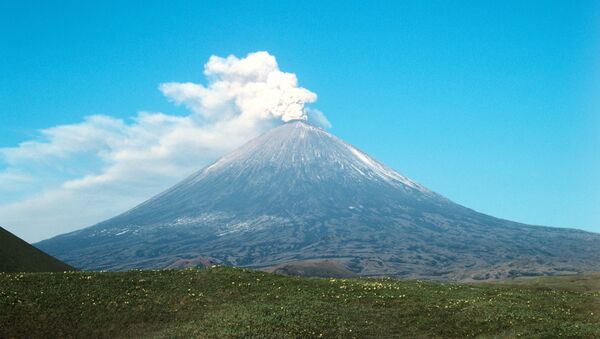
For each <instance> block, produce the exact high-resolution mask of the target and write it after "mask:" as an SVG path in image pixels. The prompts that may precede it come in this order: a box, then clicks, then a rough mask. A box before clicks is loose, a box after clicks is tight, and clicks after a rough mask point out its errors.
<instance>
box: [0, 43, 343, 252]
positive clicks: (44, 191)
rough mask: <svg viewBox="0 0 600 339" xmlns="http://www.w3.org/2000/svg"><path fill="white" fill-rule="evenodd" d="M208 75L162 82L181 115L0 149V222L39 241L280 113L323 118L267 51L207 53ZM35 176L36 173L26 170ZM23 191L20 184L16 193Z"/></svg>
mask: <svg viewBox="0 0 600 339" xmlns="http://www.w3.org/2000/svg"><path fill="white" fill-rule="evenodd" d="M204 73H205V75H206V77H207V80H208V83H207V84H206V85H201V84H196V83H177V82H170V83H164V84H161V85H160V86H159V89H160V90H161V91H162V93H163V94H164V95H165V96H166V97H168V98H169V99H170V100H172V101H173V102H175V103H176V104H182V105H185V106H186V107H188V108H189V109H190V111H191V112H190V114H189V115H187V116H175V115H169V114H164V113H149V112H142V113H139V114H137V115H136V116H135V117H133V118H131V119H129V120H127V121H124V120H121V119H116V118H113V117H110V116H106V115H94V116H88V117H86V118H85V119H84V120H83V121H82V122H80V123H77V124H70V125H61V126H56V127H51V128H47V129H44V130H42V131H41V133H40V137H41V138H40V139H39V140H30V141H26V142H23V143H21V144H20V145H19V146H17V147H12V148H2V149H0V159H2V161H3V162H4V163H5V164H6V168H5V169H4V170H3V171H0V195H3V196H4V197H15V199H14V200H11V199H8V200H7V199H5V200H0V225H3V226H4V227H8V228H9V229H10V230H11V231H13V232H15V233H16V234H18V235H20V236H22V237H24V238H25V239H26V240H28V241H38V240H41V239H44V238H47V237H49V236H52V235H56V234H60V233H64V232H67V231H71V230H74V229H78V228H81V227H84V226H89V225H91V224H94V223H96V222H99V221H101V220H103V219H104V218H108V217H111V216H114V215H115V214H118V213H119V212H123V211H125V210H126V209H128V208H130V207H133V205H135V204H136V203H140V202H142V201H143V200H145V199H147V198H149V197H150V196H151V195H153V194H156V193H158V192H160V191H161V190H163V189H166V188H167V187H168V186H170V185H172V184H174V183H175V182H177V181H178V180H180V179H182V178H183V177H185V176H186V175H189V174H190V173H192V172H193V171H195V170H198V169H200V168H201V167H203V166H204V165H206V164H208V163H209V162H211V161H213V160H214V159H216V158H217V157H218V156H220V155H222V154H224V153H225V152H227V151H229V150H232V149H233V148H235V147H237V146H239V145H241V144H242V143H243V142H245V141H247V140H249V139H251V138H253V137H255V136H257V135H259V134H260V133H263V132H264V131H266V130H267V129H269V128H271V127H272V126H274V125H275V124H278V123H281V121H289V120H293V119H305V120H310V121H313V122H314V123H315V124H318V125H320V126H322V127H326V128H327V127H330V126H331V125H330V124H329V121H327V118H325V116H324V115H323V114H322V113H321V112H320V111H317V110H314V109H309V108H307V107H306V104H310V103H313V102H315V101H316V99H317V96H316V94H314V93H312V92H311V91H309V90H307V89H305V88H302V87H299V86H298V81H297V79H296V76H295V74H293V73H285V72H282V71H280V70H279V67H278V65H277V61H276V60H275V57H273V56H272V55H270V54H269V53H267V52H257V53H251V54H249V55H248V56H246V57H245V58H237V57H235V56H229V57H227V58H221V57H217V56H212V57H210V59H209V61H208V62H207V63H206V64H205V68H204ZM32 178H34V179H32ZM19 190H20V192H19Z"/></svg>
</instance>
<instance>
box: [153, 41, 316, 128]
mask: <svg viewBox="0 0 600 339" xmlns="http://www.w3.org/2000/svg"><path fill="white" fill-rule="evenodd" d="M204 74H205V75H206V76H207V78H208V79H209V84H208V86H206V87H205V86H202V85H199V84H195V83H178V82H170V83H165V84H162V85H160V90H161V91H162V92H163V93H164V94H165V95H166V96H167V97H169V98H171V99H172V100H173V101H174V102H176V103H177V104H184V105H185V106H187V107H188V108H189V109H190V110H192V111H193V112H195V113H197V114H199V115H201V116H202V117H203V118H205V119H207V120H208V121H212V120H214V119H229V118H233V117H239V118H241V119H248V120H265V119H270V118H280V119H281V120H283V121H290V120H294V119H303V120H308V110H307V109H306V108H305V105H306V104H308V103H313V102H315V101H316V100H317V95H316V94H315V93H313V92H311V91H309V90H307V89H306V88H302V87H298V79H297V78H296V75H295V74H293V73H285V72H282V71H280V70H279V66H278V65H277V61H276V60H275V57H274V56H272V55H270V54H269V53H267V52H256V53H251V54H248V56H247V57H245V58H243V59H238V58H237V57H235V56H233V55H231V56H228V57H227V58H221V57H217V56H212V57H210V59H209V60H208V63H206V65H205V66H204Z"/></svg>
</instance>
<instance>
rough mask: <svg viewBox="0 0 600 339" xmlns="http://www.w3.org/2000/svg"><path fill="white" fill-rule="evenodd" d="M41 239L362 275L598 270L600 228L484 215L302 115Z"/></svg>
mask: <svg viewBox="0 0 600 339" xmlns="http://www.w3.org/2000/svg"><path fill="white" fill-rule="evenodd" d="M37 246H38V247H39V248H41V249H43V250H44V251H47V252H48V253H51V254H52V255H55V256H56V257H58V258H60V259H62V260H64V261H66V262H68V263H70V264H72V265H74V266H76V267H81V268H85V269H92V270H97V269H110V270H124V269H130V268H162V267H166V266H168V265H171V264H173V263H175V262H177V261H178V260H180V259H190V258H196V257H205V258H212V259H214V260H216V261H220V262H222V263H224V264H230V265H238V266H248V267H256V268H261V267H271V266H275V265H277V264H281V263H286V262H292V261H305V260H324V259H332V260H335V261H337V262H340V263H343V264H344V265H345V266H346V267H348V268H349V269H351V270H352V271H353V272H355V273H357V274H360V275H395V276H400V277H411V278H436V279H451V280H458V279H489V278H496V277H505V276H515V275H531V274H561V273H573V272H581V271H599V270H600V235H599V234H594V233H589V232H583V231H578V230H572V229H560V228H549V227H539V226H529V225H524V224H519V223H516V222H511V221H507V220H501V219H497V218H494V217H491V216H487V215H484V214H481V213H478V212H475V211H473V210H471V209H468V208H465V207H463V206H460V205H457V204H455V203H453V202H452V201H450V200H448V199H446V198H444V197H442V196H441V195H439V194H437V193H434V192H432V191H430V190H428V189H427V188H425V187H423V186H421V185H419V184H417V183H415V182H413V181H412V180H410V179H408V178H406V177H404V176H402V175H401V174H399V173H397V172H396V171H394V170H393V169H391V168H389V167H387V166H385V165H382V164H380V163H379V162H377V161H376V160H374V159H373V158H371V157H369V156H368V155H366V154H365V153H363V152H361V151H359V150H358V149H356V148H354V147H353V146H351V145H349V144H347V143H345V142H343V141H342V140H340V139H338V138H336V137H334V136H333V135H331V134H329V133H327V132H326V131H324V130H322V129H319V128H316V127H314V126H311V125H309V124H306V123H304V122H301V121H294V122H290V123H286V124H284V125H281V126H279V127H276V128H274V129H273V130H271V131H269V132H267V133H266V134H264V135H262V136H260V137H258V138H256V139H254V140H252V141H250V142H249V143H247V144H245V145H244V146H242V147H240V148H239V149H237V150H235V151H234V152H232V153H230V154H228V155H226V156H224V157H222V158H221V159H219V160H218V161H216V162H215V163H214V164H212V165H210V166H208V167H206V168H204V169H202V170H201V171H199V172H197V173H195V174H193V175H192V176H190V177H188V178H187V179H185V180H183V181H182V182H180V183H179V184H177V185H176V186H174V187H172V188H171V189H169V190H167V191H165V192H163V193H161V194H159V195H157V196H155V197H154V198H152V199H150V200H148V201H146V202H144V203H142V204H141V205H139V206H137V207H135V208H133V209H131V210H130V211H128V212H125V213H123V214H121V215H119V216H116V217H114V218H112V219H109V220H106V221H104V222H101V223H99V224H97V225H94V226H92V227H89V228H86V229H83V230H80V231H76V232H72V233H68V234H65V235H61V236H58V237H55V238H52V239H49V240H45V241H42V242H40V243H38V244H37Z"/></svg>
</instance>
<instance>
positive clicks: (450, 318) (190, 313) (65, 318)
mask: <svg viewBox="0 0 600 339" xmlns="http://www.w3.org/2000/svg"><path fill="white" fill-rule="evenodd" d="M471 336H477V337H483V338H486V337H519V336H521V337H528V338H532V337H534V338H535V337H556V336H563V337H589V338H592V337H596V338H598V337H600V275H597V274H596V275H593V274H592V275H577V276H568V277H546V278H528V279H518V280H509V281H502V282H495V283H490V282H486V283H462V284H456V283H441V282H432V281H419V280H413V281H406V280H397V279H381V278H378V279H375V278H350V279H339V278H338V279H335V278H306V277H291V276H283V275H277V274H272V273H265V272H260V271H252V270H248V269H241V268H231V267H212V268H208V269H185V270H147V271H129V272H64V273H1V274H0V337H2V338H10V337H28V338H36V337H37V338H47V337H111V338H112V337H152V338H160V337H169V338H172V337H200V338H205V337H206V338H222V337H260V338H269V337H326V338H340V337H344V338H352V337H356V338H363V337H411V338H414V337H445V338H448V337H471Z"/></svg>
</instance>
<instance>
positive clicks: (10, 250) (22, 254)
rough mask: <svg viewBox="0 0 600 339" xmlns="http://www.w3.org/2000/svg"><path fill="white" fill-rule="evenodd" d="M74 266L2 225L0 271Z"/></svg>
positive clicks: (0, 229) (69, 267) (60, 270)
mask: <svg viewBox="0 0 600 339" xmlns="http://www.w3.org/2000/svg"><path fill="white" fill-rule="evenodd" d="M73 270H74V268H73V267H71V266H69V265H67V264H65V263H64V262H62V261H60V260H58V259H56V258H54V257H51V256H49V255H48V254H46V253H44V252H42V251H40V250H39V249H37V248H35V247H33V246H31V245H30V244H28V243H27V242H25V241H23V240H22V239H20V238H19V237H17V236H16V235H14V234H12V233H10V232H9V231H7V230H5V229H4V228H2V227H0V272H62V271H73Z"/></svg>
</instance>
